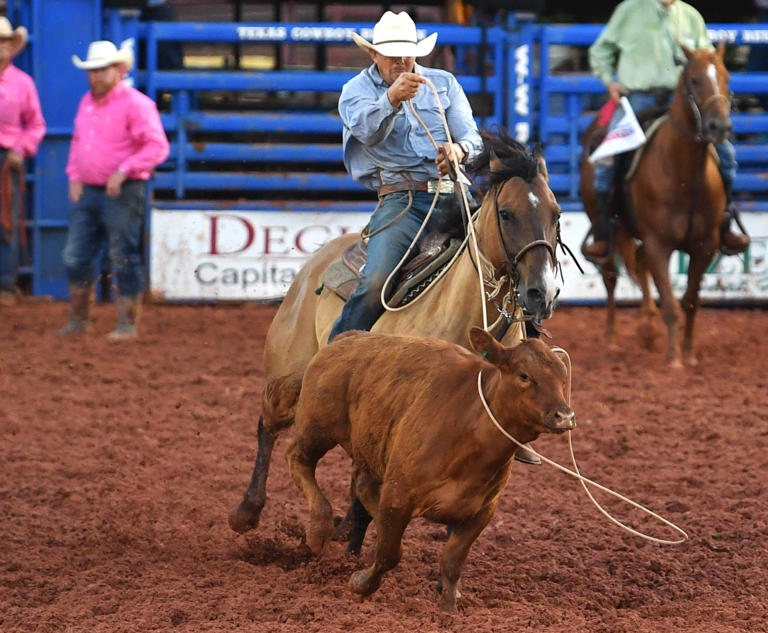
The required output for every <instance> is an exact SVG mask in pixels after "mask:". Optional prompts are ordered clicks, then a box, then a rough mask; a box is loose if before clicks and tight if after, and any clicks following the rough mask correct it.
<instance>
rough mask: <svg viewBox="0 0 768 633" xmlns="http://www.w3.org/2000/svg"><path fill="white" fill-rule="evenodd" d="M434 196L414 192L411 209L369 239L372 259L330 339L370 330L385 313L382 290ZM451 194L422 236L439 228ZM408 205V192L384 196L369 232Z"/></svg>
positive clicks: (440, 201) (439, 203)
mask: <svg viewBox="0 0 768 633" xmlns="http://www.w3.org/2000/svg"><path fill="white" fill-rule="evenodd" d="M434 197H435V196H434V194H432V193H428V192H425V191H414V192H413V205H412V206H411V208H410V209H409V210H408V212H407V213H406V214H405V215H404V216H403V217H401V218H399V219H397V220H396V221H395V222H394V223H393V224H392V225H391V226H389V227H387V228H386V229H384V230H383V231H382V232H381V233H377V234H376V235H373V236H372V237H371V239H370V240H369V242H368V259H367V260H366V262H365V266H364V267H363V273H362V278H361V280H360V285H359V286H358V287H357V290H355V292H353V293H352V294H351V295H350V297H349V299H347V302H346V303H345V304H344V308H343V309H342V311H341V316H339V318H338V319H336V323H334V325H333V328H332V329H331V334H330V336H329V337H328V340H329V341H331V340H333V338H334V337H335V336H336V335H337V334H341V333H342V332H346V331H347V330H370V329H371V327H372V326H373V324H374V323H375V322H376V319H378V318H379V317H380V316H381V315H382V313H383V312H384V308H383V307H382V305H381V289H382V287H383V286H384V282H385V281H386V280H387V277H388V276H389V274H390V273H391V272H392V271H393V270H394V269H395V266H397V263H398V262H399V261H400V259H401V258H402V256H403V255H404V254H405V252H406V251H407V250H408V247H409V246H410V245H411V240H412V239H413V236H414V235H416V232H417V231H418V230H419V227H420V226H421V223H422V222H423V221H424V218H425V217H426V215H427V211H429V207H430V206H431V204H432V200H433V199H434ZM451 197H452V196H450V195H441V196H440V197H439V198H438V201H437V205H436V206H435V210H434V211H433V212H432V216H431V217H430V218H429V223H428V224H427V226H426V227H425V228H424V231H423V232H422V233H421V237H423V236H425V235H426V234H427V233H428V232H429V231H431V230H435V229H437V228H438V227H439V226H440V225H441V224H442V223H443V220H444V218H443V217H442V216H443V214H445V210H444V208H445V205H449V204H450V202H451V201H450V198H451ZM407 204H408V192H407V191H398V192H396V193H391V194H388V195H386V196H384V197H383V198H382V200H381V205H380V206H379V208H378V209H376V212H375V213H374V214H373V215H372V216H371V220H370V222H369V224H368V232H369V233H374V232H376V231H377V230H378V229H380V228H381V227H383V226H385V225H386V224H387V223H388V222H391V221H392V219H393V218H395V217H397V215H398V214H399V213H400V212H401V211H402V210H403V209H404V208H405V207H406V205H407ZM441 207H443V210H441ZM417 253H418V249H417V248H416V247H414V248H413V250H412V251H411V257H413V256H414V255H416V254H417ZM387 290H388V292H391V291H392V290H393V288H392V287H391V286H390V287H389V288H388V289H387Z"/></svg>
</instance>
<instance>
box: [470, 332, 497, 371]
mask: <svg viewBox="0 0 768 633" xmlns="http://www.w3.org/2000/svg"><path fill="white" fill-rule="evenodd" d="M469 342H470V344H471V345H472V349H473V350H475V351H476V352H477V353H478V354H482V355H483V358H485V359H486V360H487V361H488V362H489V363H493V364H494V365H496V364H498V363H499V362H500V360H501V359H502V358H503V357H504V354H503V352H504V346H503V345H502V344H501V343H499V342H498V341H497V340H496V339H495V338H493V336H491V334H490V333H489V332H486V331H485V330H484V329H483V328H480V327H476V326H475V327H473V328H471V329H470V330H469Z"/></svg>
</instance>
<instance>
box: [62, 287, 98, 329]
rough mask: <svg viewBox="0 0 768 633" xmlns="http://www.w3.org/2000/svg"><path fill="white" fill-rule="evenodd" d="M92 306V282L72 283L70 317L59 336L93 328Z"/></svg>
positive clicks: (70, 288) (70, 289)
mask: <svg viewBox="0 0 768 633" xmlns="http://www.w3.org/2000/svg"><path fill="white" fill-rule="evenodd" d="M90 308H91V286H90V284H70V286H69V318H68V320H67V322H66V323H65V324H64V327H62V328H61V329H60V330H59V336H69V335H70V334H82V333H84V332H87V331H88V330H89V329H91V322H90V320H89V312H90Z"/></svg>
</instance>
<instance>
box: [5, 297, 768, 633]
mask: <svg viewBox="0 0 768 633" xmlns="http://www.w3.org/2000/svg"><path fill="white" fill-rule="evenodd" d="M66 309H67V308H66V305H65V304H63V303H48V304H46V303H22V304H19V305H17V306H11V307H4V306H3V307H0V461H1V463H2V466H1V467H0V631H2V632H3V633H12V632H17V631H19V632H25V633H26V632H29V633H32V632H38V633H49V632H58V631H62V632H78V633H79V632H87V633H97V632H105V633H106V632H108V633H117V632H123V631H125V632H141V633H143V632H149V631H163V632H169V631H178V632H195V633H196V632H199V631H226V632H232V633H239V632H248V633H259V632H262V631H263V632H288V631H297V632H298V631H301V632H315V631H316V632H323V633H334V632H337V631H360V632H363V633H374V632H375V633H379V632H387V633H414V632H418V633H428V632H432V631H456V632H462V633H463V632H467V631H470V632H474V631H478V632H484V631H520V630H523V631H541V632H564V633H565V632H567V633H587V632H588V633H603V632H604V633H620V632H627V633H630V632H631V633H636V632H644V631H649V632H660V633H661V632H664V633H668V632H673V631H674V632H675V633H683V632H691V633H693V632H695V633H709V632H712V633H714V632H717V633H730V632H749V633H753V632H755V633H756V632H759V631H768V545H767V543H768V484H767V483H766V480H767V478H768V477H767V476H768V388H767V385H768V376H766V369H767V367H768V365H767V364H766V356H767V355H768V346H766V342H767V340H768V334H766V333H767V332H768V311H766V310H760V309H755V310H749V309H734V310H728V309H714V308H705V309H703V310H702V312H701V315H700V319H699V323H698V325H699V328H698V332H697V344H698V350H699V353H700V359H701V363H700V365H699V366H698V367H697V368H695V369H690V368H687V369H683V370H670V369H668V368H667V367H666V365H665V362H664V357H663V351H662V347H663V346H662V345H659V346H658V349H656V350H653V351H649V350H645V349H642V348H640V346H639V345H638V343H637V339H636V337H635V336H634V329H635V324H636V322H637V321H636V319H637V311H636V310H634V309H625V310H621V311H620V312H619V329H620V332H621V335H622V337H621V338H620V339H619V342H618V346H617V347H616V348H608V347H607V346H606V345H604V344H603V342H602V340H601V330H602V320H603V316H604V312H603V310H602V309H601V308H585V307H578V308H575V307H567V306H566V307H561V308H560V309H559V311H558V312H557V313H556V314H555V316H554V317H553V318H552V319H551V320H550V321H549V322H548V324H547V325H548V327H549V329H550V330H551V331H552V332H553V335H554V338H553V340H552V343H553V344H557V345H560V346H562V347H564V348H566V349H567V350H568V351H569V352H570V354H571V357H572V359H573V364H574V375H573V405H574V408H575V410H576V413H577V420H578V424H579V426H578V428H577V429H576V431H575V432H574V445H575V451H576V455H577V457H578V459H579V466H580V468H581V469H582V472H583V473H584V474H585V475H586V476H588V477H591V478H593V479H595V480H597V481H599V482H601V483H602V484H605V485H607V486H609V487H612V488H614V489H616V490H617V491H619V492H621V493H624V494H626V495H628V496H629V497H631V498H632V499H634V500H636V501H638V502H640V503H643V504H645V505H647V506H649V507H650V508H651V509H653V510H655V511H657V512H659V513H660V514H662V515H663V516H665V517H666V518H668V519H670V520H671V521H673V522H675V523H676V524H678V525H680V526H681V527H682V528H683V529H685V530H686V531H687V532H688V533H689V534H690V540H689V541H688V542H686V543H685V544H683V545H678V546H662V545H658V544H654V543H650V542H647V541H644V540H641V539H639V538H637V537H635V536H632V535H630V534H628V533H626V532H624V531H622V530H620V529H619V528H618V527H616V526H614V525H613V524H611V523H609V522H608V521H607V520H606V519H605V518H604V517H603V516H602V515H600V514H599V513H598V511H597V510H596V509H595V508H594V506H592V505H591V504H590V502H589V501H588V500H587V499H586V496H585V494H584V493H583V491H582V490H581V489H580V486H579V485H578V483H577V482H576V481H575V480H574V479H571V478H569V477H567V476H565V475H563V474H561V473H560V472H558V471H556V470H555V469H553V468H551V467H549V466H546V465H545V466H541V467H532V466H523V465H522V464H516V465H515V467H514V469H513V473H512V478H511V480H510V484H509V486H508V487H507V489H506V490H505V491H504V493H503V495H502V497H501V501H500V504H499V509H498V512H497V513H496V515H495V516H494V518H493V520H492V521H491V523H490V524H489V526H488V527H487V528H486V530H485V531H484V532H483V534H481V536H480V538H479V539H478V540H477V541H476V542H475V545H474V547H473V549H472V551H471V552H470V555H469V557H468V560H467V565H466V567H465V571H464V574H463V578H462V593H463V597H462V598H461V599H460V600H459V615H458V616H456V617H451V616H447V615H443V614H441V613H440V612H439V611H438V608H437V595H436V592H435V587H436V583H437V577H438V571H437V570H438V561H437V559H438V555H439V552H440V549H441V547H442V544H443V541H442V538H443V535H444V528H443V527H442V526H437V525H433V524H429V523H427V522H425V521H422V520H416V521H414V522H413V523H412V524H411V526H410V527H409V529H408V530H407V531H406V535H405V539H404V555H403V560H402V562H401V564H400V566H399V567H397V568H396V569H394V570H393V571H392V572H390V573H389V574H388V575H387V576H386V577H385V579H384V582H383V583H382V586H381V588H380V589H379V591H378V592H377V593H375V594H374V595H373V596H372V598H370V599H368V600H365V601H364V602H362V603H360V602H358V601H356V600H355V599H354V598H353V596H352V595H351V594H350V592H349V591H348V590H347V587H346V583H347V580H348V577H349V575H350V573H351V572H352V571H354V570H355V569H356V568H358V567H359V566H360V565H361V564H362V563H361V562H360V561H356V560H350V559H348V558H347V557H346V556H345V555H344V552H343V545H342V544H341V543H333V544H332V547H331V549H330V552H329V553H328V554H327V555H326V557H325V558H324V559H321V560H316V559H313V558H312V557H311V556H310V555H309V554H308V553H307V550H306V548H305V546H304V545H303V542H302V539H303V534H304V528H303V521H304V519H305V517H306V509H305V505H304V501H303V498H302V497H301V496H300V494H299V493H298V492H297V490H296V489H295V488H294V486H293V483H292V482H291V481H290V478H289V476H288V474H287V470H286V464H285V460H284V459H283V451H284V448H285V446H286V443H285V438H283V439H281V440H280V442H279V443H278V445H277V448H276V451H275V459H274V461H273V470H272V473H271V475H270V480H269V500H268V504H267V506H266V508H265V510H264V513H263V515H262V522H261V525H260V526H259V528H258V529H257V530H255V531H253V532H251V533H249V534H247V535H246V536H239V535H237V534H235V533H234V532H232V531H231V530H230V529H229V527H228V525H227V515H228V513H229V512H230V510H231V509H233V508H234V507H235V505H236V504H237V503H238V502H239V501H240V499H241V497H242V494H243V492H244V490H245V487H246V484H247V482H248V480H249V478H250V474H251V466H252V463H253V458H254V452H255V447H256V443H255V433H256V425H257V420H258V415H259V407H260V391H261V388H262V370H261V355H262V349H263V344H264V336H265V332H266V330H267V326H268V324H269V322H270V319H271V318H272V315H273V314H274V310H275V308H274V307H270V306H264V305H260V304H245V305H238V306H198V307H191V306H156V305H148V306H146V307H145V310H144V314H143V321H142V337H141V339H140V340H139V341H138V342H135V343H127V344H125V343H123V344H110V343H108V342H107V341H106V340H105V338H104V335H105V334H106V333H107V332H108V331H109V330H110V329H111V328H112V327H113V323H114V308H113V307H112V306H97V307H96V310H95V314H96V321H95V327H94V330H93V332H92V333H91V334H89V335H88V336H86V337H85V338H81V339H79V340H61V339H60V338H58V337H57V336H56V330H57V328H58V327H59V326H61V324H62V323H63V322H64V320H65V314H66ZM536 446H537V448H538V450H539V451H541V452H542V453H544V454H545V455H547V456H549V457H551V458H553V459H556V460H557V461H559V462H561V463H567V462H568V453H567V442H566V438H565V436H558V437H554V436H549V437H543V438H540V439H539V440H538V442H537V444H536ZM348 471H349V462H348V460H347V458H346V456H345V455H344V454H343V453H342V452H340V449H335V450H334V451H333V452H332V453H330V454H329V455H328V457H327V458H326V459H325V460H324V461H322V462H321V463H320V467H319V478H320V483H321V485H322V486H324V488H325V489H326V490H327V491H328V492H329V496H330V498H331V500H332V503H333V504H334V509H335V511H336V513H337V514H340V513H343V511H344V509H345V508H346V496H347V495H346V491H347V489H348V480H347V477H348ZM599 499H600V500H602V501H603V502H604V503H605V505H606V506H607V507H608V508H609V509H611V510H612V511H613V512H615V513H617V514H618V515H619V516H621V517H623V518H626V519H628V520H631V521H632V522H633V525H636V526H639V527H640V528H641V529H643V530H645V531H648V532H652V533H654V534H656V535H658V536H662V537H668V538H672V537H674V534H673V533H671V532H670V531H669V529H668V528H664V527H663V526H660V525H659V524H657V523H655V522H652V521H650V520H646V519H644V518H643V517H642V516H640V515H638V514H637V513H636V511H634V510H631V509H628V508H627V507H626V506H622V505H620V504H618V503H613V502H612V501H611V499H610V498H608V497H606V496H605V495H602V494H601V495H600V496H599ZM373 532H375V531H372V533H371V534H369V536H368V539H367V540H366V543H365V546H364V548H363V554H362V558H363V560H364V561H367V560H368V559H369V558H370V556H371V553H372V547H371V543H372V537H373V535H374V534H373Z"/></svg>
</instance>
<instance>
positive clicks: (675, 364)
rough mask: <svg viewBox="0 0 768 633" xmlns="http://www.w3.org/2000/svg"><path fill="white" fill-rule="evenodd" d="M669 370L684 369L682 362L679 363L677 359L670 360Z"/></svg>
mask: <svg viewBox="0 0 768 633" xmlns="http://www.w3.org/2000/svg"><path fill="white" fill-rule="evenodd" d="M669 368H670V369H675V370H677V369H683V368H684V365H683V361H681V360H680V359H679V358H673V359H672V360H670V361H669Z"/></svg>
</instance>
